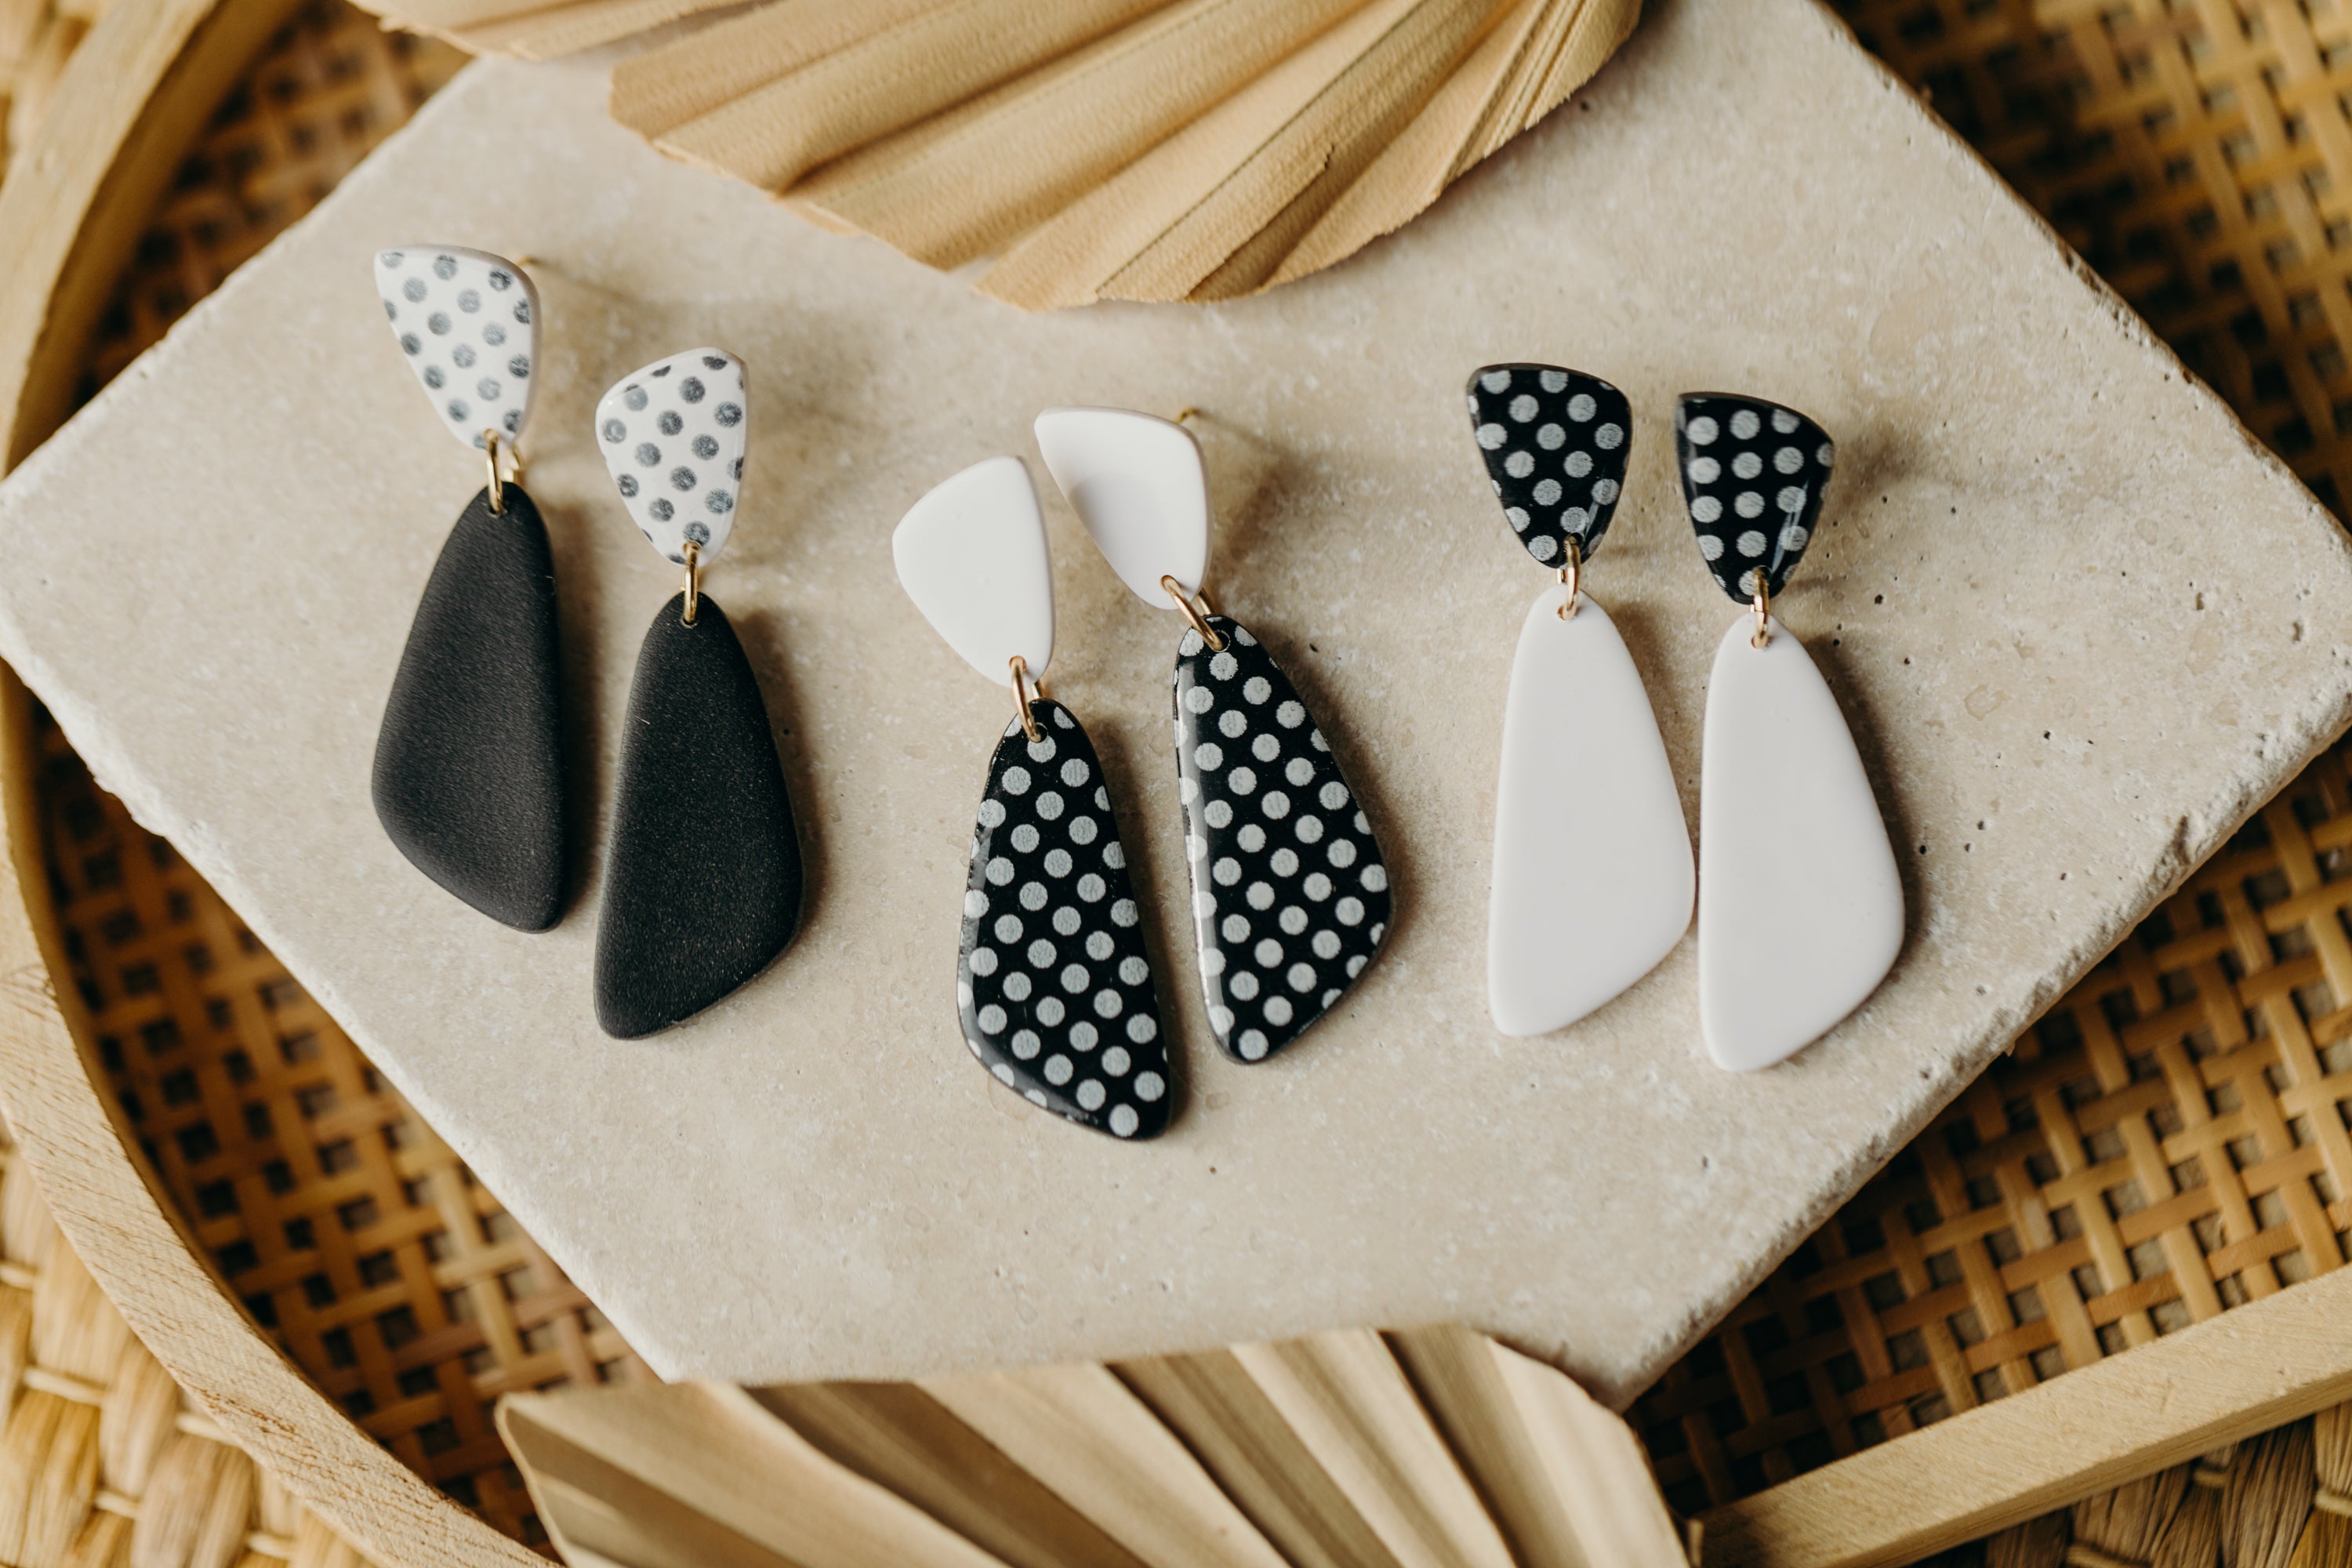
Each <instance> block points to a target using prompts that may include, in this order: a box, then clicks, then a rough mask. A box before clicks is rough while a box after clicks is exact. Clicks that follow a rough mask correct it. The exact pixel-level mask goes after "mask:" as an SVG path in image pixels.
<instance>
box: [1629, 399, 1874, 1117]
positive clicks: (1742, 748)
mask: <svg viewBox="0 0 2352 1568" xmlns="http://www.w3.org/2000/svg"><path fill="white" fill-rule="evenodd" d="M1675 437H1676V439H1675V456H1676V458H1677V459H1678V461H1677V467H1678V468H1680V470H1681V472H1682V476H1683V490H1684V495H1685V499H1686V500H1687V502H1688V505H1689V510H1690V516H1691V522H1692V526H1693V528H1694V530H1695V531H1696V536H1697V539H1698V543H1699V553H1700V555H1701V557H1702V558H1703V559H1704V560H1705V562H1706V568H1707V571H1708V574H1710V575H1711V576H1713V577H1714V579H1715V581H1716V584H1717V586H1718V587H1720V588H1722V590H1723V591H1724V593H1725V594H1726V595H1728V596H1729V597H1731V598H1732V599H1734V600H1736V601H1738V602H1739V603H1741V604H1743V605H1748V607H1749V610H1750V614H1748V615H1743V616H1740V617H1739V618H1738V619H1737V620H1736V621H1734V622H1733V624H1732V625H1731V626H1730V627H1729V628H1728V629H1727V631H1726V632H1725V633H1724V637H1723V640H1722V642H1721V644H1720V645H1719V646H1718V647H1717V649H1716V656H1715V668H1714V671H1713V674H1712V675H1711V676H1710V677H1709V679H1708V681H1707V689H1706V726H1705V732H1704V737H1703V747H1704V751H1703V755H1702V759H1701V763H1700V773H1699V835H1698V841H1699V867H1698V872H1699V876H1698V1002H1699V1026H1700V1032H1701V1034H1702V1036H1703V1037H1705V1039H1706V1048H1707V1053H1708V1055H1709V1056H1711V1057H1712V1058H1714V1059H1715V1061H1716V1062H1717V1064H1718V1065H1720V1066H1722V1067H1725V1068H1731V1069H1733V1070H1735V1071H1748V1070H1752V1069H1754V1068H1765V1067H1769V1066H1771V1065H1772V1064H1773V1063H1775V1062H1778V1061H1781V1060H1783V1059H1785V1058H1788V1057H1790V1056H1791V1055H1793V1054H1794V1053H1796V1052H1797V1051H1799V1050H1801V1049H1803V1048H1804V1047H1805V1046H1807V1045H1808V1044H1810V1043H1811V1042H1812V1041H1813V1040H1815V1039H1817V1038H1819V1037H1821V1036H1822V1035H1823V1034H1825V1033H1827V1032H1828V1031H1829V1030H1831V1029H1832V1028H1833V1027H1835V1026H1837V1024H1838V1023H1839V1022H1840V1021H1841V1020H1843V1018H1845V1017H1846V1016H1848V1015H1849V1014H1851V1013H1853V1011H1854V1009H1855V1008H1857V1007H1859V1006H1861V1005H1863V1003H1864V1001H1866V1000H1867V999H1868V998H1869V996H1870V994H1871V993H1872V992H1874V991H1875V990H1876V989H1877V988H1878V984H1879V982H1880V981H1882V980H1884V979H1885V976H1886V973H1887V972H1888V971H1889V970H1890V969H1892V968H1893V967H1894V964H1895V958H1896V956H1897V954H1898V953H1899V952H1900V951H1901V949H1902V945H1903V921H1904V914H1903V884H1902V881H1901V879H1900V878H1899V877H1898V876H1897V875H1896V872H1895V851H1894V847H1893V846H1892V845H1891V844H1890V843H1889V842H1888V839H1887V834H1886V826H1885V822H1884V821H1883V820H1882V818H1881V817H1880V816H1879V811H1878V803H1877V800H1876V797H1875V796H1874V795H1873V793H1872V791H1871V787H1870V780H1869V777H1868V775H1867V774H1866V773H1864V769H1863V765H1862V758H1861V755H1860V753H1859V752H1857V751H1856V749H1855V746H1854V742H1853V732H1852V731H1850V730H1848V729H1847V727H1846V722H1845V719H1844V716H1843V714H1842V713H1840V712H1839V710H1838V704H1837V699H1836V697H1835V696H1834V695H1833V694H1832V692H1831V690H1830V689H1829V686H1828V684H1827V683H1826V682H1825V681H1823V680H1822V676H1821V672H1820V670H1818V669H1817V668H1814V665H1813V661H1812V658H1811V656H1810V655H1808V654H1807V653H1806V651H1805V647H1804V644H1803V643H1802V642H1801V641H1799V640H1798V638H1797V637H1795V636H1793V635H1792V634H1790V632H1789V631H1788V629H1787V628H1786V627H1784V626H1781V624H1780V621H1779V619H1778V618H1777V617H1775V616H1773V614H1772V600H1773V599H1774V598H1776V597H1778V596H1779V595H1780V591H1781V589H1782V588H1783V587H1784V586H1785V585H1786V584H1787V582H1788V578H1789V574H1790V572H1791V571H1793V570H1794V569H1795V567H1796V565H1797V563H1798V562H1799V560H1801V558H1802V557H1803V555H1804V552H1805V546H1806V545H1807V544H1808V543H1809V542H1811V539H1812V537H1813V534H1814V532H1815V526H1816V523H1817V522H1818V521H1819V519H1820V515H1821V510H1822V490H1823V489H1824V487H1825V486H1826V484H1827V483H1828V480H1829V478H1830V473H1831V468H1832V462H1833V461H1834V458H1835V452H1834V450H1833V449H1832V446H1831V444H1830V439H1829V437H1828V436H1827V435H1826V434H1825V433H1824V432H1823V431H1822V428H1821V426H1818V425H1816V424H1815V423H1814V422H1813V421H1812V420H1811V419H1809V418H1807V417H1806V416H1803V415H1801V414H1800V413H1798V412H1797V411H1796V410H1794V409H1791V408H1784V407H1781V406H1780V405H1778V404H1773V403H1768V402H1765V401H1763V400H1761V399H1759V398H1752V397H1741V396H1735V395H1727V394H1721V393H1700V394H1691V395H1685V397H1684V398H1683V399H1682V405H1681V408H1680V410H1679V412H1678V414H1677V416H1676V418H1675Z"/></svg>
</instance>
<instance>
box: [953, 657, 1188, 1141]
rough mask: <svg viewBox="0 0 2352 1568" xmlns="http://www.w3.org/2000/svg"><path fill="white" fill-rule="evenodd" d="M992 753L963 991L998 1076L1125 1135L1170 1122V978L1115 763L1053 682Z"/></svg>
mask: <svg viewBox="0 0 2352 1568" xmlns="http://www.w3.org/2000/svg"><path fill="white" fill-rule="evenodd" d="M1031 712H1032V714H1033V715H1034V719H1035V721H1036V725H1037V730H1038V737H1037V739H1036V740H1034V741H1032V740H1030V739H1029V738H1028V736H1027V734H1026V733H1025V732H1024V731H1023V730H1022V728H1021V722H1020V721H1019V720H1017V719H1016V720H1014V721H1013V723H1012V724H1011V725H1009V726H1008V727H1007V728H1006V730H1005V731H1004V738H1003V740H1002V741H1000V742H997V746H996V752H995V754H994V755H992V756H991V757H990V758H989V760H988V785H987V789H986V791H985V793H984V794H983V795H982V798H981V803H980V816H979V819H978V821H977V822H976V823H975V825H974V826H973V828H972V837H971V878H970V879H969V880H968V881H967V882H966V884H965V888H964V895H963V948H962V952H961V953H960V954H959V955H958V957H957V960H956V1005H957V1010H958V1012H959V1013H960V1014H961V1020H962V1024H963V1037H964V1043H965V1044H966V1045H969V1046H970V1047H971V1053H972V1055H974V1056H975V1057H978V1058H980V1063H981V1065H982V1067H984V1068H987V1069H988V1070H989V1071H990V1072H991V1073H992V1074H993V1075H994V1076H995V1078H996V1079H997V1081H998V1082H1000V1083H1002V1084H1003V1085H1004V1086H1005V1087H1006V1088H1007V1089H1013V1090H1015V1091H1016V1092H1018V1093H1020V1094H1021V1095H1023V1096H1024V1097H1025V1098H1026V1099H1027V1100H1029V1101H1030V1102H1031V1103H1032V1104H1034V1105H1037V1106H1041V1107H1043V1108H1044V1109H1045V1110H1050V1111H1052V1112H1054V1113H1055V1115H1056V1116H1062V1117H1066V1118H1067V1119H1069V1120H1070V1121H1075V1122H1076V1123H1078V1124H1079V1125H1080V1126H1082V1127H1091V1128H1093V1129H1094V1130H1095V1131H1097V1132H1108V1133H1110V1134H1111V1135H1112V1136H1113V1137H1117V1138H1137V1139H1141V1138H1157V1137H1158V1136H1160V1133H1161V1132H1162V1131H1166V1130H1167V1126H1168V1120H1169V1115H1170V1112H1171V1110H1172V1108H1173V1105H1174V1096H1173V1093H1172V1092H1171V1090H1172V1084H1171V1075H1170V1072H1169V1067H1168V1038H1167V1035H1166V1033H1165V1032H1164V1031H1163V1030H1162V1029H1161V1027H1160V993H1159V988H1158V986H1157V985H1156V984H1155V983H1154V981H1153V979H1152V973H1151V959H1150V954H1148V953H1147V952H1145V951H1144V946H1143V923H1142V915H1141V913H1140V911H1139V910H1138V909H1137V908H1136V903H1135V891H1134V889H1133V888H1132V886H1131V885H1130V884H1129V880H1128V875H1127V851H1126V849H1125V847H1123V846H1122V845H1121V844H1120V843H1119V837H1118V819H1117V818H1116V816H1114V815H1113V814H1112V811H1111V807H1110V791H1109V788H1108V785H1107V784H1105V782H1104V779H1103V772H1102V763H1100V761H1098V760H1097V758H1096V756H1095V749H1094V746H1093V744H1092V743H1091V742H1088V741H1087V732H1086V731H1085V730H1084V729H1082V728H1081V727H1080V726H1079V724H1078V721H1077V720H1076V719H1075V718H1073V717H1072V716H1071V714H1070V710H1068V709H1066V708H1065V707H1063V706H1062V705H1061V704H1060V703H1058V702H1055V701H1053V700H1050V699H1046V698H1039V699H1037V700H1035V701H1034V703H1033V704H1032V705H1031Z"/></svg>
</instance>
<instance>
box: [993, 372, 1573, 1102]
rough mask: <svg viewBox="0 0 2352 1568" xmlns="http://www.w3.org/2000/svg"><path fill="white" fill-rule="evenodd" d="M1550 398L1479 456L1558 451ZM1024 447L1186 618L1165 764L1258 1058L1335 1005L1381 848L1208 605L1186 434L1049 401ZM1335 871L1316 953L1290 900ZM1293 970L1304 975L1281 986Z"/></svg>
mask: <svg viewBox="0 0 2352 1568" xmlns="http://www.w3.org/2000/svg"><path fill="white" fill-rule="evenodd" d="M1558 402H1559V399H1558V398H1556V397H1554V398H1549V399H1547V400H1545V401H1543V402H1540V403H1538V401H1536V400H1535V399H1533V398H1532V397H1530V398H1529V399H1528V401H1525V402H1521V403H1518V404H1516V405H1515V404H1514V403H1513V402H1512V401H1511V400H1510V399H1509V398H1507V397H1506V398H1503V399H1501V400H1500V401H1499V402H1497V403H1496V405H1495V408H1494V412H1493V416H1492V418H1491V419H1490V420H1489V421H1488V422H1487V423H1489V424H1491V425H1493V426H1494V430H1493V431H1492V432H1491V433H1490V432H1489V431H1488V430H1487V428H1486V425H1483V424H1482V425H1480V426H1477V428H1476V438H1477V440H1478V441H1479V443H1480V445H1481V447H1482V448H1483V449H1486V451H1487V453H1488V455H1489V457H1490V458H1499V455H1500V454H1501V453H1502V452H1503V451H1505V450H1506V449H1510V450H1517V449H1518V448H1520V447H1525V448H1528V449H1531V450H1535V451H1546V452H1548V455H1549V456H1553V457H1556V456H1557V455H1558V454H1557V449H1547V448H1545V447H1544V446H1543V444H1542V442H1543V437H1542V434H1541V430H1540V428H1539V427H1540V426H1541V425H1542V424H1543V423H1544V421H1543V420H1542V419H1541V418H1539V417H1538V416H1539V415H1541V414H1542V413H1543V411H1544V410H1545V409H1546V408H1549V407H1552V406H1554V405H1556V404H1557V403H1558ZM1562 439H1563V440H1565V437H1562ZM1037 445H1038V447H1040V448H1041V449H1042V450H1043V451H1044V453H1045V466H1046V467H1047V468H1049V469H1051V470H1052V472H1053V475H1054V480H1055V484H1057V485H1059V486H1060V487H1061V490H1062V494H1063V496H1064V497H1065V498H1066V500H1068V501H1069V503H1070V506H1071V509H1072V510H1075V511H1076V513H1077V514H1078V518H1079V521H1081V522H1082V523H1084V525H1085V527H1086V530H1087V536H1088V537H1089V538H1091V539H1092V540H1093V541H1094V542H1095V543H1096V545H1097V547H1098V548H1099V549H1100V550H1101V552H1102V554H1103V559H1104V560H1105V561H1106V562H1108V563H1109V565H1110V567H1111V569H1112V570H1113V571H1114V572H1116V573H1117V574H1118V577H1119V579H1120V581H1122V582H1124V583H1125V584H1127V585H1128V586H1129V588H1130V589H1132V590H1133V591H1134V592H1135V594H1136V595H1137V596H1138V597H1139V598H1141V599H1143V600H1144V601H1145V602H1146V603H1147V604H1150V605H1156V606H1158V607H1159V608H1161V609H1164V610H1173V611H1174V612H1175V613H1176V614H1178V615H1179V616H1181V617H1182V619H1183V624H1184V629H1183V630H1182V631H1181V633H1180V634H1179V641H1178V643H1177V648H1176V670H1175V680H1174V700H1175V720H1176V765H1177V773H1178V778H1179V781H1180V784H1181V789H1180V795H1181V799H1182V802H1183V809H1184V816H1185V835H1186V838H1187V841H1188V843H1190V844H1192V845H1195V846H1197V847H1198V849H1197V852H1196V853H1194V854H1192V856H1191V857H1190V861H1189V863H1190V865H1191V868H1192V916H1193V932H1194V936H1195V940H1196V941H1197V942H1198V944H1199V948H1200V957H1201V963H1200V971H1201V976H1202V990H1203V991H1204V993H1205V994H1206V996H1207V1000H1208V1013H1209V1020H1210V1026H1211V1028H1212V1029H1213V1030H1214V1032H1215V1034H1216V1038H1217V1044H1218V1045H1219V1046H1220V1047H1222V1048H1223V1050H1224V1051H1225V1053H1226V1054H1227V1055H1228V1056H1230V1057H1232V1058H1234V1060H1236V1061H1244V1062H1256V1061H1262V1060H1264V1059H1265V1058H1268V1057H1270V1056H1273V1055H1274V1054H1275V1053H1276V1052H1278V1051H1280V1050H1281V1049H1282V1048H1283V1047H1286V1046H1287V1045H1288V1044H1289V1043H1290V1042H1291V1041H1293V1040H1295V1039H1297V1037H1299V1036H1300V1035H1301V1034H1303V1033H1305V1032H1306V1031H1307V1029H1308V1028H1310V1027H1312V1026H1313V1025H1314V1024H1315V1023H1316V1021H1317V1020H1318V1019H1319V1018H1321V1017H1322V1016H1324V1015H1325V1014H1326V1013H1328V1011H1330V1009H1331V1008H1332V1007H1333V1006H1335V1005H1338V1003H1339V1000H1340V998H1341V997H1342V996H1344V995H1345V994H1346V993H1347V991H1348V989H1349V986H1350V985H1351V984H1353V983H1354V981H1355V978H1356V976H1358V975H1359V974H1360V973H1363V970H1364V968H1365V966H1366V965H1367V964H1368V963H1370V960H1371V958H1372V956H1373V955H1374V954H1375V953H1377V952H1379V951H1380V948H1381V942H1383V941H1384V940H1385V939H1386V937H1387V934H1388V926H1389V918H1390V910H1391V894H1390V890H1389V880H1388V872H1387V868H1386V867H1385V865H1384V864H1383V862H1382V860H1381V849H1380V845H1379V843H1378V841H1377V840H1375V839H1374V837H1372V834H1371V830H1370V825H1369V822H1368V820H1367V818H1366V817H1365V816H1364V814H1363V812H1362V811H1361V810H1360V808H1359V805H1358V802H1357V800H1356V795H1355V790H1354V789H1353V787H1352V786H1351V785H1350V784H1349V783H1348V780H1347V778H1346V777H1345V775H1344V774H1343V773H1341V772H1340V769H1339V761H1338V759H1337V758H1336V757H1334V756H1333V755H1332V754H1331V752H1330V750H1329V747H1328V744H1327V743H1326V742H1325V741H1324V736H1323V731H1322V728H1321V726H1319V725H1318V724H1316V723H1315V722H1314V721H1313V720H1312V718H1311V716H1310V715H1309V714H1308V713H1307V705H1306V703H1305V702H1304V701H1303V700H1301V699H1300V698H1299V696H1298V693H1297V689H1296V688H1294V687H1293V686H1292V685H1291V682H1290V679H1289V677H1288V676H1286V675H1285V674H1284V673H1283V671H1282V668H1281V667H1280V666H1279V665H1278V664H1277V663H1276V661H1275V658H1274V656H1273V654H1272V653H1271V652H1269V651H1268V650H1267V649H1266V648H1265V646H1264V645H1263V644H1261V643H1260V642H1259V640H1258V638H1257V637H1256V635H1255V633H1253V632H1252V631H1251V630H1250V629H1249V628H1248V627H1247V626H1243V625H1242V624H1241V623H1240V622H1238V621H1235V620H1234V619H1233V618H1232V617H1231V616H1223V615H1220V614H1218V613H1217V611H1216V610H1215V609H1214V608H1213V606H1212V605H1211V604H1210V601H1209V596H1208V594H1207V592H1206V587H1205V582H1204V579H1205V577H1206V575H1207V571H1208V545H1209V502H1208V495H1209V487H1208V476H1207V471H1206V469H1205V468H1204V467H1203V465H1202V458H1201V448H1200V446H1199V444H1198V443H1197V442H1195V441H1194V440H1193V438H1192V434H1191V432H1189V431H1187V430H1186V429H1184V428H1183V426H1182V425H1181V423H1179V422H1178V421H1174V420H1167V419H1160V418H1156V417H1154V416H1151V415H1148V414H1137V413H1134V412H1131V411H1129V410H1126V409H1116V408H1056V409H1051V410H1048V411H1047V412H1046V413H1045V414H1042V415H1040V416H1038V418H1037ZM1555 466H1557V465H1556V464H1555ZM1335 803H1336V804H1335ZM1335 878H1336V879H1338V880H1339V882H1340V883H1341V884H1342V885H1344V887H1345V888H1346V889H1347V890H1348V893H1349V896H1351V897H1353V898H1354V899H1356V900H1360V918H1359V920H1358V921H1356V922H1354V923H1352V924H1345V925H1335V924H1334V923H1333V917H1332V915H1331V912H1330V910H1328V908H1327V909H1325V910H1321V911H1320V915H1321V921H1322V924H1323V926H1324V927H1325V928H1327V929H1328V930H1329V931H1331V932H1332V942H1329V943H1327V944H1326V945H1327V946H1328V947H1329V949H1330V951H1328V952H1325V951H1323V949H1322V948H1318V947H1317V946H1316V945H1315V942H1314V938H1313V936H1312V934H1311V933H1312V931H1314V930H1315V929H1316V926H1315V921H1316V914H1315V912H1312V911H1309V912H1307V913H1305V914H1303V915H1301V914H1297V913H1294V911H1307V910H1308V889H1309V887H1310V886H1311V885H1312V884H1313V883H1314V882H1315V881H1316V880H1317V879H1322V880H1323V881H1324V882H1325V883H1326V884H1327V886H1326V891H1325V894H1324V898H1325V900H1327V901H1328V898H1329V889H1328V883H1329V882H1330V881H1331V879H1335ZM1302 973H1303V974H1304V975H1305V976H1306V979H1307V984H1296V981H1297V977H1298V976H1299V975H1301V974H1302ZM1147 1114H1148V1112H1147Z"/></svg>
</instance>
